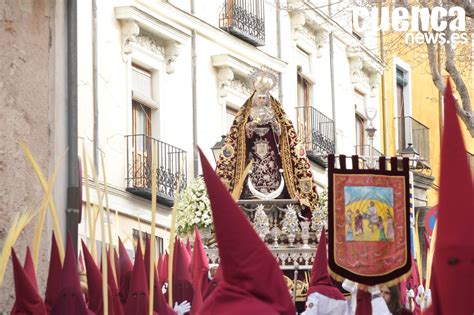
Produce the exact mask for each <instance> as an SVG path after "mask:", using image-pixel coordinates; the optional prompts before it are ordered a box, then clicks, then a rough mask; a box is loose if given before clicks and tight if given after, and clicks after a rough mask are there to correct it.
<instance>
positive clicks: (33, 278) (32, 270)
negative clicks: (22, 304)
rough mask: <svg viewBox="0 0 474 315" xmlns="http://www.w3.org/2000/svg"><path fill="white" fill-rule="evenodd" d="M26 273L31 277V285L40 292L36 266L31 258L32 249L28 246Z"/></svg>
mask: <svg viewBox="0 0 474 315" xmlns="http://www.w3.org/2000/svg"><path fill="white" fill-rule="evenodd" d="M24 266H25V268H24V269H25V272H26V274H27V275H28V277H30V280H31V284H32V285H33V286H34V288H35V289H36V291H38V282H37V281H36V272H35V265H34V264H33V258H32V257H31V251H30V247H29V246H26V256H25V265H24Z"/></svg>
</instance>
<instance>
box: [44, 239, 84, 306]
mask: <svg viewBox="0 0 474 315" xmlns="http://www.w3.org/2000/svg"><path fill="white" fill-rule="evenodd" d="M51 314H53V315H56V314H57V315H60V314H61V315H64V314H68V315H85V314H90V312H89V311H88V309H87V306H86V303H85V300H84V297H83V295H82V292H81V285H80V283H79V272H78V269H77V259H76V254H75V253H74V246H73V244H72V239H71V235H69V234H68V238H67V245H66V257H65V258H64V266H63V269H62V271H61V289H60V291H59V294H58V297H57V299H56V301H54V304H53V307H52V310H51Z"/></svg>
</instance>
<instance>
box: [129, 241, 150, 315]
mask: <svg viewBox="0 0 474 315" xmlns="http://www.w3.org/2000/svg"><path fill="white" fill-rule="evenodd" d="M137 244H138V245H137V253H136V255H135V263H134V265H133V273H132V277H131V281H130V289H129V292H128V298H127V303H126V305H125V310H124V314H125V315H148V309H149V302H148V286H147V284H146V282H147V281H146V272H145V263H144V262H143V254H142V249H141V246H140V242H138V243H137Z"/></svg>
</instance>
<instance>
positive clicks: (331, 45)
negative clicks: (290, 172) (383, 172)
mask: <svg viewBox="0 0 474 315" xmlns="http://www.w3.org/2000/svg"><path fill="white" fill-rule="evenodd" d="M331 6H332V1H331V0H328V13H329V18H330V19H332V8H331ZM329 67H330V68H331V106H332V120H333V122H334V130H333V136H334V150H336V148H337V139H336V92H335V88H334V35H333V33H332V30H331V32H330V33H329ZM334 153H336V152H334Z"/></svg>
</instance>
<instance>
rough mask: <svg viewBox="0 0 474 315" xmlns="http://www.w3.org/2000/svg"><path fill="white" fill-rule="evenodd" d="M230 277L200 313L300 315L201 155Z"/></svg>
mask: <svg viewBox="0 0 474 315" xmlns="http://www.w3.org/2000/svg"><path fill="white" fill-rule="evenodd" d="M200 156H201V165H202V169H203V173H204V180H205V182H206V186H207V192H208V194H209V199H210V201H211V207H212V214H213V220H214V232H215V234H216V239H217V244H218V247H219V256H220V266H221V267H222V272H223V275H224V279H223V281H222V282H221V283H219V285H218V286H217V288H216V289H215V291H214V292H213V293H212V294H211V295H210V296H209V297H208V298H207V299H206V300H205V301H204V304H203V306H202V308H201V310H200V311H199V313H198V314H206V315H213V314H226V315H234V314H238V315H242V314H266V315H273V314H282V315H283V314H285V315H286V314H287V315H295V312H296V311H295V308H294V305H293V303H292V301H291V298H290V295H289V292H288V288H287V286H286V284H285V282H284V281H283V274H282V272H281V270H280V268H279V266H278V264H277V262H276V260H275V258H274V257H273V255H272V254H271V253H270V251H269V250H268V248H267V247H266V245H265V244H264V243H263V242H262V240H261V239H260V237H259V236H258V235H257V233H256V232H255V231H254V229H253V227H252V226H251V225H250V223H249V221H248V219H247V218H246V217H245V216H244V214H243V213H242V210H240V209H239V207H238V206H237V204H236V203H235V202H234V200H233V198H232V196H231V195H230V193H229V192H228V191H227V188H226V187H225V186H224V184H223V183H222V181H221V179H220V178H219V177H218V176H217V174H216V173H215V172H214V170H213V169H212V167H211V165H210V164H209V162H208V161H207V160H206V158H205V156H204V154H203V153H202V152H201V151H200Z"/></svg>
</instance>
